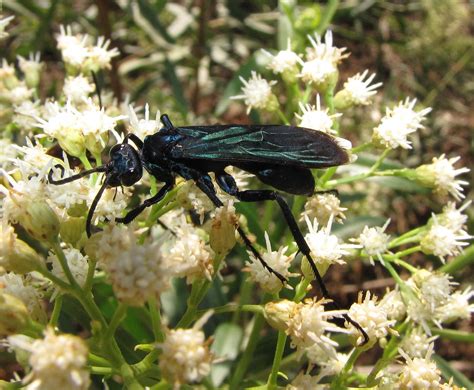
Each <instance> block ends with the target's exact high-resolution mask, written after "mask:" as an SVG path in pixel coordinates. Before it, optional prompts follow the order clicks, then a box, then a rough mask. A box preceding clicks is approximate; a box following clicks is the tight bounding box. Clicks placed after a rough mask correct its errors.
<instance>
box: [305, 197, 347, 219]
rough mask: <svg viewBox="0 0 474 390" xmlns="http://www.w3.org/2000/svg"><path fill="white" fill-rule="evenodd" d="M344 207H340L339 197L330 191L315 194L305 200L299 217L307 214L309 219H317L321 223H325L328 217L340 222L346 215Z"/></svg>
mask: <svg viewBox="0 0 474 390" xmlns="http://www.w3.org/2000/svg"><path fill="white" fill-rule="evenodd" d="M346 210H347V208H346V207H341V201H340V199H339V198H338V197H337V196H336V195H334V194H332V193H322V194H315V195H313V196H312V197H310V198H308V199H307V200H306V203H305V205H304V211H303V215H302V216H301V219H304V218H305V216H307V217H308V218H309V219H310V220H311V219H313V220H314V219H317V220H318V223H320V224H321V225H327V223H328V222H329V219H330V218H331V216H332V218H333V220H334V221H336V222H342V221H343V220H344V219H345V218H346V216H345V215H344V212H345V211H346Z"/></svg>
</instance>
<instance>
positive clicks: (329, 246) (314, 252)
mask: <svg viewBox="0 0 474 390" xmlns="http://www.w3.org/2000/svg"><path fill="white" fill-rule="evenodd" d="M305 220H306V224H307V225H308V230H309V233H308V234H306V236H305V239H306V242H307V243H308V245H309V247H310V249H311V256H312V257H313V260H314V261H315V262H316V264H320V265H322V266H329V265H331V264H334V263H339V264H343V263H344V260H343V259H342V257H343V256H346V255H348V254H350V252H349V249H354V248H360V245H354V244H341V243H340V242H339V238H338V237H337V236H335V235H333V234H331V226H332V221H333V217H332V216H331V217H330V218H329V221H328V223H327V225H326V227H325V228H321V230H318V229H319V224H318V221H317V220H316V219H315V220H314V221H313V224H311V222H310V220H309V218H308V217H306V218H305Z"/></svg>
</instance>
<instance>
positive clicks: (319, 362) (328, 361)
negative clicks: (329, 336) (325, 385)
mask: <svg viewBox="0 0 474 390" xmlns="http://www.w3.org/2000/svg"><path fill="white" fill-rule="evenodd" d="M306 356H307V357H308V360H309V362H310V363H311V364H314V365H316V366H319V367H320V371H319V373H318V375H317V376H316V377H315V378H317V379H318V381H321V379H322V378H324V377H326V376H329V375H337V374H339V373H340V372H341V371H342V370H343V368H344V366H345V365H346V363H347V360H348V359H349V354H344V353H338V352H337V351H336V348H335V347H334V346H332V345H325V346H324V348H321V346H320V344H313V345H312V346H311V347H308V348H306Z"/></svg>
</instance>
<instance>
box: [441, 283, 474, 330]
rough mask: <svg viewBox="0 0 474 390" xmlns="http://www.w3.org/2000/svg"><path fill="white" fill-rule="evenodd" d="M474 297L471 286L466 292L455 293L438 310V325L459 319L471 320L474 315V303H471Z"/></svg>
mask: <svg viewBox="0 0 474 390" xmlns="http://www.w3.org/2000/svg"><path fill="white" fill-rule="evenodd" d="M472 297H474V291H473V290H472V288H471V287H470V286H469V287H467V288H466V289H465V290H464V291H455V292H454V293H452V294H451V295H450V296H449V297H448V298H447V299H446V302H445V304H444V305H441V306H439V307H437V308H436V311H435V318H436V321H435V322H437V323H438V326H439V323H443V322H451V321H455V320H458V319H469V318H471V314H472V313H474V303H469V301H470V300H471V298H472Z"/></svg>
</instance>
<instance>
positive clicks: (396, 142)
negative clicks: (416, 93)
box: [372, 98, 431, 149]
mask: <svg viewBox="0 0 474 390" xmlns="http://www.w3.org/2000/svg"><path fill="white" fill-rule="evenodd" d="M415 104H416V99H413V100H412V101H410V99H409V98H407V99H405V100H404V101H402V102H399V103H398V105H397V106H396V107H395V108H394V109H389V108H387V111H386V114H385V116H384V117H383V118H382V119H381V122H380V124H379V125H378V126H377V127H376V128H375V129H374V133H373V135H372V140H373V142H374V143H375V144H378V145H381V146H383V147H386V148H392V149H395V148H398V147H402V148H403V149H411V142H410V141H409V140H408V139H407V136H408V135H409V134H411V133H414V132H415V131H416V130H418V129H420V128H423V126H422V124H421V122H422V121H423V120H424V119H425V116H426V114H428V113H429V112H430V111H431V108H429V107H428V108H425V109H423V110H421V111H419V112H416V111H415V110H414V107H415Z"/></svg>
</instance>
